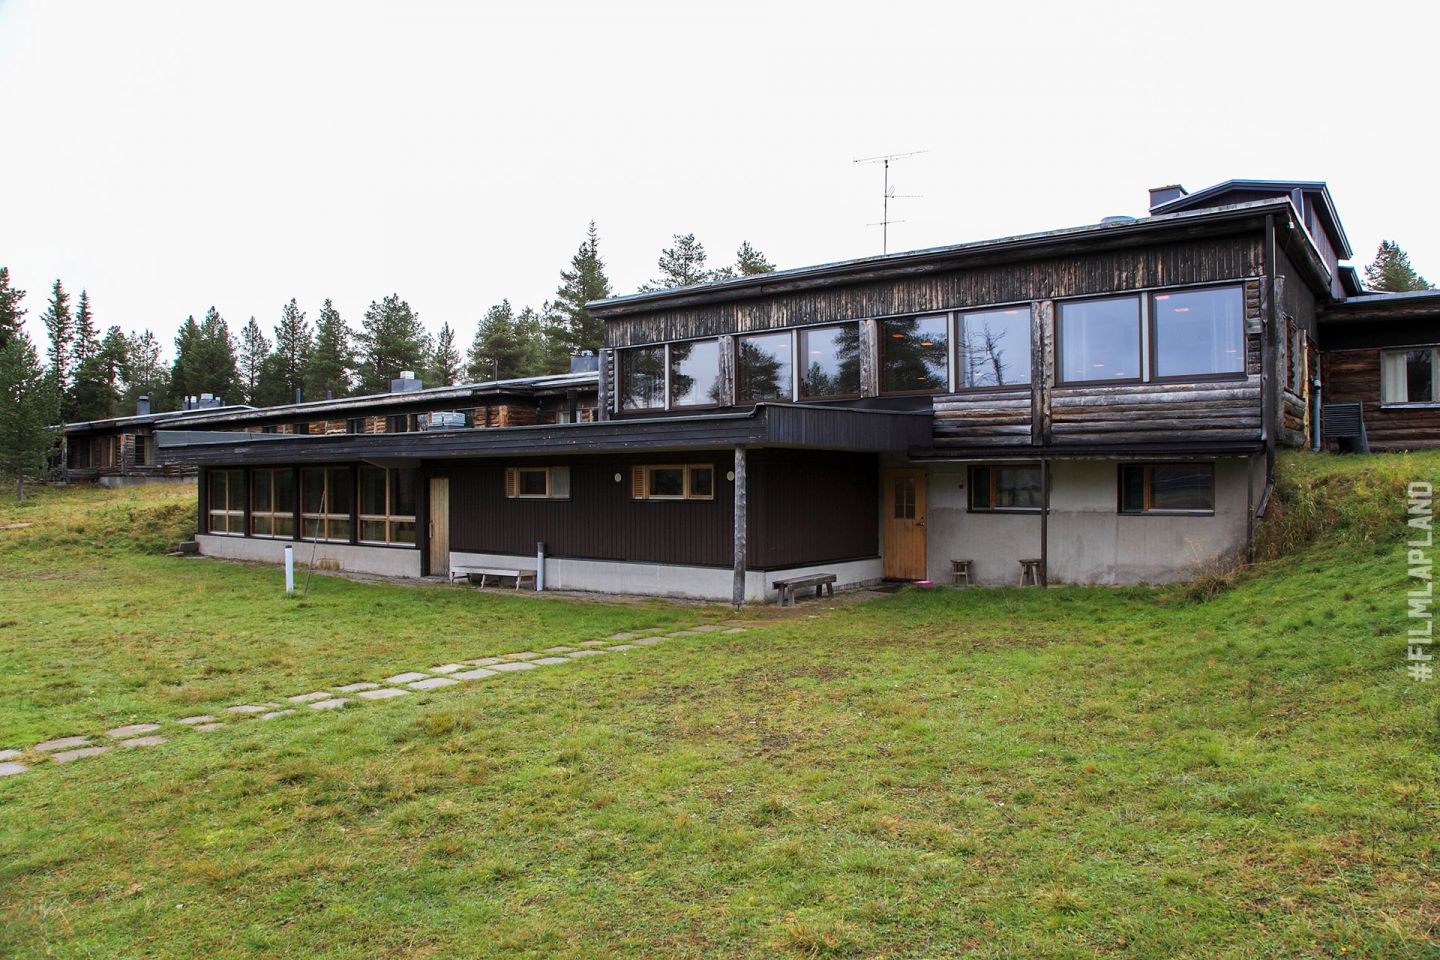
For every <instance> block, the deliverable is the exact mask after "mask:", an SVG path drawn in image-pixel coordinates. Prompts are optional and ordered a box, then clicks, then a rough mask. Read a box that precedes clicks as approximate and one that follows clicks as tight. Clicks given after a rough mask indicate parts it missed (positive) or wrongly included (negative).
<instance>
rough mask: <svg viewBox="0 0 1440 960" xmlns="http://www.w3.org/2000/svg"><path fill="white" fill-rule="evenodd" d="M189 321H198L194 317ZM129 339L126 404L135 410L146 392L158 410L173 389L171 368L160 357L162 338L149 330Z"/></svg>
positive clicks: (151, 404)
mask: <svg viewBox="0 0 1440 960" xmlns="http://www.w3.org/2000/svg"><path fill="white" fill-rule="evenodd" d="M190 322H191V323H194V322H195V320H194V318H193V317H192V318H191V319H190ZM127 341H128V342H127V343H126V355H127V358H128V361H129V363H128V366H129V370H128V372H127V373H126V376H125V380H126V383H127V386H126V389H125V401H124V403H125V408H126V409H127V410H134V409H135V407H136V404H137V402H138V401H139V399H140V398H141V397H142V396H143V397H149V398H150V409H151V411H153V412H155V413H159V412H160V411H161V410H162V409H164V408H165V405H166V401H165V395H166V394H167V393H169V390H170V375H169V371H167V370H166V369H165V364H163V363H162V362H161V361H160V341H159V340H156V339H155V334H153V333H151V332H150V331H149V330H143V331H141V332H140V333H137V334H134V335H133V336H130V337H128V338H127Z"/></svg>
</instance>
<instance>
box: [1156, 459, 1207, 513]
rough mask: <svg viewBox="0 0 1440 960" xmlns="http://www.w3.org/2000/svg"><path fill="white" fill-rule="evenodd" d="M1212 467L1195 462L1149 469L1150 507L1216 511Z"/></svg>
mask: <svg viewBox="0 0 1440 960" xmlns="http://www.w3.org/2000/svg"><path fill="white" fill-rule="evenodd" d="M1210 474H1211V468H1210V466H1209V465H1208V464H1207V465H1205V466H1195V465H1192V464H1176V465H1170V466H1155V467H1151V468H1150V509H1152V510H1213V509H1214V508H1215V500H1214V496H1213V495H1212V492H1211V484H1210Z"/></svg>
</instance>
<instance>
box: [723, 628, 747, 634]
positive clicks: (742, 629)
mask: <svg viewBox="0 0 1440 960" xmlns="http://www.w3.org/2000/svg"><path fill="white" fill-rule="evenodd" d="M725 632H726V633H744V632H745V628H744V627H731V628H730V629H729V630H726V631H725Z"/></svg>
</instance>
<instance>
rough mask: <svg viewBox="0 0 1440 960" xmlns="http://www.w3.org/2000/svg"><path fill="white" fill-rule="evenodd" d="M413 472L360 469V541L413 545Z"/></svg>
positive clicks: (379, 468) (389, 469)
mask: <svg viewBox="0 0 1440 960" xmlns="http://www.w3.org/2000/svg"><path fill="white" fill-rule="evenodd" d="M415 487H416V472H415V471H414V470H406V469H395V468H386V467H361V468H360V542H361V543H391V544H399V545H402V546H410V547H413V546H414V545H415Z"/></svg>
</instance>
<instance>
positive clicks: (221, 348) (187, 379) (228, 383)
mask: <svg viewBox="0 0 1440 960" xmlns="http://www.w3.org/2000/svg"><path fill="white" fill-rule="evenodd" d="M238 381H239V375H238V374H237V373H236V370H235V344H234V341H232V340H231V339H230V329H229V328H228V327H227V326H226V325H225V320H224V318H223V317H221V316H220V313H219V311H218V310H216V309H215V308H214V307H211V308H210V309H209V310H207V311H206V313H205V319H204V320H203V321H202V322H200V323H198V324H197V323H196V322H195V318H194V317H193V316H190V317H186V318H185V322H184V323H183V324H182V325H181V326H180V332H179V333H178V334H177V335H176V337H175V364H174V366H173V367H172V368H171V372H170V390H171V397H172V401H173V402H174V404H175V406H176V407H179V406H180V405H181V404H182V403H183V402H184V399H185V398H186V397H193V396H199V395H201V394H204V393H210V394H214V395H215V396H217V397H226V396H230V397H233V396H234V395H235V394H236V392H237V389H238V386H239V384H238Z"/></svg>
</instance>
